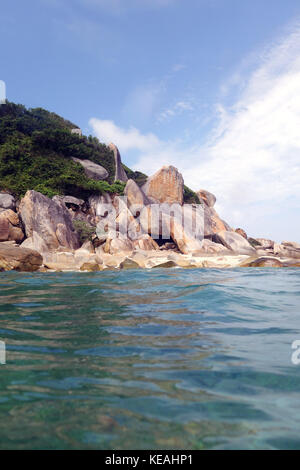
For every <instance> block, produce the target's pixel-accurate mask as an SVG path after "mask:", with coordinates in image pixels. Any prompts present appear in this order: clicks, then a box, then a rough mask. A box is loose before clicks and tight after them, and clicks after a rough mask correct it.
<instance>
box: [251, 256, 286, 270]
mask: <svg viewBox="0 0 300 470" xmlns="http://www.w3.org/2000/svg"><path fill="white" fill-rule="evenodd" d="M247 267H248V268H282V267H283V263H281V261H280V260H279V259H277V258H266V257H261V258H258V259H256V260H254V261H251V262H250V263H248V264H247Z"/></svg>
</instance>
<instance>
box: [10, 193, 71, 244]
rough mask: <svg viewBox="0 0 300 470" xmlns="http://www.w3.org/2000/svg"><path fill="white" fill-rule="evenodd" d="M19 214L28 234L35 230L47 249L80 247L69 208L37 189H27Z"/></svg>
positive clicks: (32, 234)
mask: <svg viewBox="0 0 300 470" xmlns="http://www.w3.org/2000/svg"><path fill="white" fill-rule="evenodd" d="M19 214H20V217H21V219H22V222H23V225H24V227H25V232H26V236H27V237H28V238H30V237H34V232H36V233H37V234H38V236H39V237H40V238H41V239H42V240H43V241H44V244H45V247H47V250H49V251H51V250H57V249H61V248H64V249H67V250H76V249H77V248H79V240H78V235H77V233H76V232H75V230H74V227H73V224H72V219H71V216H70V214H69V211H68V209H67V208H66V207H65V205H64V204H63V203H61V202H59V201H58V202H56V201H53V200H51V199H49V198H48V197H46V196H44V195H43V194H41V193H38V192H37V191H33V190H30V191H27V193H26V194H25V197H24V198H23V199H22V200H21V203H20V208H19Z"/></svg>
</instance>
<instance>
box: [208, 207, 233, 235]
mask: <svg viewBox="0 0 300 470" xmlns="http://www.w3.org/2000/svg"><path fill="white" fill-rule="evenodd" d="M202 208H203V211H204V235H205V237H212V236H213V235H214V234H215V233H219V232H223V231H231V228H230V226H229V225H228V224H227V223H226V222H225V221H224V220H222V219H221V218H220V216H219V215H218V213H217V212H216V210H215V209H214V208H213V207H209V206H207V205H206V204H204V205H203V206H202Z"/></svg>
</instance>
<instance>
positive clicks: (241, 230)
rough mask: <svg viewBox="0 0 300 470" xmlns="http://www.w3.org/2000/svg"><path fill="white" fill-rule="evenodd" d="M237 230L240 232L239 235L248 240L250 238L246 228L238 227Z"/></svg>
mask: <svg viewBox="0 0 300 470" xmlns="http://www.w3.org/2000/svg"><path fill="white" fill-rule="evenodd" d="M235 232H236V233H238V234H239V235H241V237H244V238H246V240H247V239H248V237H247V234H246V232H245V230H243V229H242V228H236V229H235Z"/></svg>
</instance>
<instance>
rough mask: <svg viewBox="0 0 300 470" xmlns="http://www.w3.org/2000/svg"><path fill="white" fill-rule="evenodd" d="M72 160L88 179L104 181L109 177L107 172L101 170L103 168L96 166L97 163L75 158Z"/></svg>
mask: <svg viewBox="0 0 300 470" xmlns="http://www.w3.org/2000/svg"><path fill="white" fill-rule="evenodd" d="M72 160H74V162H76V163H80V165H82V166H83V168H84V172H85V174H86V176H88V178H91V179H93V180H96V181H99V180H106V179H107V178H108V176H109V174H108V171H107V170H106V169H105V168H103V166H100V165H97V163H94V162H92V161H91V160H81V159H79V158H75V157H73V158H72Z"/></svg>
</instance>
